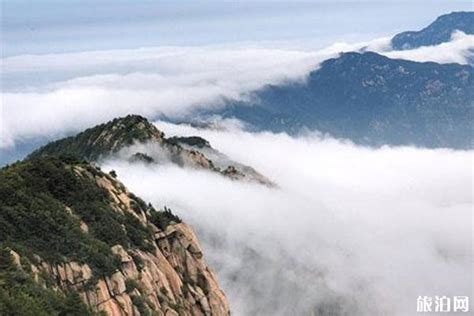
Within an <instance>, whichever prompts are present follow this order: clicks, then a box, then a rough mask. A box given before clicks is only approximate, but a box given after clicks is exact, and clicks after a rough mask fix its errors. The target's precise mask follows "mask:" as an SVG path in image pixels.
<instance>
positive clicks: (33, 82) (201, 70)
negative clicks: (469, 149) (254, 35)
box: [0, 33, 474, 150]
mask: <svg viewBox="0 0 474 316" xmlns="http://www.w3.org/2000/svg"><path fill="white" fill-rule="evenodd" d="M267 46H268V47H267ZM267 46H265V45H264V44H251V43H242V44H229V45H221V46H217V45H214V46H195V47H157V48H142V49H128V50H108V51H88V52H79V53H63V54H46V55H20V56H13V57H7V58H3V59H2V60H1V64H2V67H1V75H2V91H1V95H0V100H1V103H0V104H1V107H0V120H1V124H0V150H1V149H8V148H12V147H13V146H15V144H16V143H18V142H25V141H26V142H28V141H30V140H32V139H35V138H36V139H37V138H46V139H55V138H58V137H61V136H64V135H68V134H71V133H74V132H77V131H80V130H82V129H84V128H87V127H90V126H92V125H94V124H98V123H102V122H104V121H107V120H110V119H113V118H115V117H118V116H123V115H126V114H130V113H134V114H141V115H144V116H147V117H154V118H156V117H159V116H162V117H163V116H164V117H168V118H183V117H186V116H192V115H193V112H194V111H195V110H197V109H200V108H205V107H207V108H209V107H211V108H212V107H218V106H223V104H224V100H226V99H239V100H241V99H245V98H246V97H248V94H249V93H251V92H252V91H255V90H258V89H260V88H262V87H263V86H265V85H267V84H283V83H285V82H288V81H304V80H305V78H306V76H307V75H308V74H309V72H310V71H312V70H315V69H317V67H318V65H319V64H320V63H321V62H322V61H324V60H326V59H328V58H333V57H337V55H338V54H339V53H340V52H346V51H358V50H372V51H377V52H380V53H382V54H385V55H387V56H389V57H392V58H404V59H413V60H416V61H428V60H430V61H437V62H442V63H448V62H458V63H467V62H468V58H469V56H471V55H472V49H473V48H474V36H472V35H465V34H462V33H456V34H454V35H453V40H452V41H451V42H449V43H444V44H440V45H437V46H432V47H425V48H419V49H414V50H410V51H402V52H394V51H391V49H390V39H389V38H381V39H377V40H373V41H369V42H363V43H360V42H359V43H353V44H349V43H335V44H333V45H331V46H329V47H326V48H323V49H320V50H316V51H314V50H308V49H304V48H301V47H300V48H298V49H294V48H291V47H286V48H285V47H284V46H283V47H282V48H275V47H274V46H272V45H267Z"/></svg>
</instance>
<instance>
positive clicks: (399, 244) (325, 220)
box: [105, 123, 473, 315]
mask: <svg viewBox="0 0 474 316" xmlns="http://www.w3.org/2000/svg"><path fill="white" fill-rule="evenodd" d="M158 127H160V128H161V129H163V130H164V131H165V132H168V134H169V135H170V136H171V135H173V134H175V133H176V134H182V135H200V136H203V137H205V138H206V139H208V140H210V142H211V145H213V146H214V147H216V148H217V149H218V150H220V151H222V152H223V153H225V154H227V155H228V156H229V157H232V159H235V160H237V161H239V162H242V163H245V164H248V165H251V166H253V167H255V168H256V169H257V170H259V171H261V172H262V173H263V174H265V175H266V176H268V177H270V178H271V179H273V180H275V181H276V182H277V183H278V185H279V188H278V189H269V188H266V187H264V186H259V185H253V184H243V183H239V182H232V181H229V180H227V179H225V178H223V177H220V176H218V175H213V174H209V173H206V172H203V171H190V170H185V169H180V168H177V167H173V166H155V167H146V166H143V165H130V164H127V163H123V162H118V161H110V162H108V163H106V166H105V169H115V170H116V171H117V173H118V175H119V178H120V179H121V180H122V181H124V183H125V184H126V185H127V186H128V187H129V188H130V189H131V190H132V191H134V192H135V193H137V194H139V195H140V196H142V197H143V198H145V199H146V200H149V201H152V202H153V203H154V204H155V205H159V206H162V205H167V206H170V207H172V209H173V210H174V211H175V212H176V213H177V214H178V215H180V216H182V217H183V218H184V219H185V220H186V221H187V222H189V223H191V224H192V225H193V226H194V228H195V229H196V230H197V231H198V235H199V238H200V240H201V241H202V243H203V244H204V248H205V256H206V258H207V259H208V261H209V262H210V263H211V265H212V267H213V268H214V269H216V270H217V272H218V276H219V279H220V281H221V283H222V286H223V287H224V290H225V291H226V292H227V294H228V296H229V298H230V302H231V305H232V307H233V309H234V312H235V314H236V315H289V314H294V315H307V314H310V313H309V310H310V309H313V311H315V312H317V311H316V310H315V308H323V307H324V308H326V309H331V308H333V311H336V312H339V314H344V312H346V314H348V315H375V314H378V315H380V314H386V315H409V314H412V313H413V312H414V306H416V298H417V296H418V295H471V294H472V293H471V281H472V270H471V269H472V266H471V265H472V259H473V257H472V244H471V242H472V241H471V238H472V216H471V212H472V182H471V181H472V168H471V161H472V154H473V152H470V151H450V150H426V149H416V148H408V147H407V148H388V147H386V148H381V149H377V150H373V149H368V148H363V147H358V146H354V145H352V144H350V143H341V142H339V141H336V140H333V139H320V138H318V137H316V136H314V135H306V136H301V137H299V138H292V137H290V136H287V135H285V134H270V133H261V134H250V133H246V132H242V131H239V130H236V129H232V130H229V131H222V130H221V131H215V130H213V131H211V130H197V129H194V128H191V127H186V126H173V125H170V124H166V123H158ZM338 308H339V309H338Z"/></svg>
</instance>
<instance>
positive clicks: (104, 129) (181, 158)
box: [27, 115, 274, 186]
mask: <svg viewBox="0 0 474 316" xmlns="http://www.w3.org/2000/svg"><path fill="white" fill-rule="evenodd" d="M204 151H206V153H208V154H212V156H213V158H214V159H213V160H211V159H210V158H209V157H208V156H206V154H204ZM61 155H68V156H72V157H76V158H79V159H85V160H87V161H93V162H100V161H102V160H104V159H106V158H113V157H119V158H122V159H127V160H129V161H132V162H143V163H172V164H176V165H178V166H180V167H191V168H198V169H205V170H208V171H211V172H216V173H219V174H221V175H223V176H225V177H228V178H231V179H234V180H241V181H250V182H256V183H260V184H264V185H267V186H273V185H274V184H273V183H272V182H271V181H270V180H269V179H267V178H266V177H265V176H263V175H262V174H260V173H259V172H257V171H256V170H255V169H253V168H251V167H249V166H245V165H242V164H239V163H236V162H234V161H232V160H231V159H229V158H227V157H226V156H225V155H223V154H221V153H219V152H218V151H217V150H215V149H213V148H212V147H211V145H210V144H209V142H208V141H206V140H204V139H202V138H200V137H197V136H191V137H172V138H166V137H165V134H164V133H163V132H162V131H160V130H158V129H157V128H156V127H155V125H153V124H151V123H150V122H148V120H147V119H146V118H144V117H142V116H139V115H128V116H126V117H122V118H117V119H114V120H112V121H110V122H107V123H104V124H100V125H97V126H94V127H92V128H89V129H87V130H85V131H84V132H82V133H79V134H77V135H76V136H71V137H68V138H64V139H60V140H57V141H54V142H51V143H49V144H47V145H45V146H43V147H41V148H39V149H37V150H35V151H34V152H32V153H31V154H30V155H29V156H28V157H27V158H28V159H37V158H39V157H50V156H61Z"/></svg>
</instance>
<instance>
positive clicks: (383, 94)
mask: <svg viewBox="0 0 474 316" xmlns="http://www.w3.org/2000/svg"><path fill="white" fill-rule="evenodd" d="M473 74H474V73H473V68H472V67H471V66H469V65H465V66H463V65H458V64H437V63H432V62H428V63H419V62H413V61H407V60H396V59H390V58H387V57H385V56H382V55H379V54H376V53H372V52H365V53H353V52H351V53H343V54H341V55H340V56H339V57H338V58H333V59H329V60H326V61H324V62H323V63H322V64H321V66H320V68H319V69H317V70H314V71H312V72H311V73H310V74H309V76H308V77H307V80H306V81H305V82H304V83H291V84H286V85H281V86H275V85H269V86H266V87H265V88H263V89H261V90H259V91H257V92H255V94H254V95H253V97H252V98H250V99H251V100H252V101H251V102H229V103H228V104H227V106H226V107H224V108H223V109H222V110H219V111H217V112H211V113H204V114H203V115H215V114H218V115H222V116H224V117H233V118H238V119H240V120H242V121H244V122H246V123H249V124H250V125H251V126H253V128H255V129H258V130H272V131H276V132H280V131H285V132H289V133H297V132H299V131H300V130H302V129H305V128H309V129H316V130H319V131H320V132H323V133H328V134H331V135H332V136H334V137H338V138H346V139H351V140H352V141H354V142H356V143H361V144H368V145H376V146H378V145H383V144H391V145H409V144H415V145H420V146H426V147H452V148H472V143H471V139H472V134H471V132H472V114H473V100H474V89H473Z"/></svg>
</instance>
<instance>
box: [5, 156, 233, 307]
mask: <svg viewBox="0 0 474 316" xmlns="http://www.w3.org/2000/svg"><path fill="white" fill-rule="evenodd" d="M40 176H41V177H42V178H37V177H40ZM61 178H62V179H64V180H60V179H61ZM0 179H1V180H2V185H1V186H0V195H1V196H2V202H3V201H5V203H2V206H1V212H0V230H1V231H2V232H1V233H0V246H2V247H3V248H7V249H8V250H9V251H10V253H11V254H12V256H13V259H14V262H15V264H16V266H17V267H18V269H20V270H21V271H22V273H26V274H29V276H30V277H31V278H32V279H33V280H34V282H35V283H36V284H38V285H41V286H42V287H43V288H47V289H52V290H53V291H55V292H57V293H59V294H58V295H63V294H64V295H66V294H68V293H71V292H72V293H75V294H78V295H79V296H80V298H81V300H82V302H84V303H85V304H86V305H87V306H88V307H89V308H90V310H91V313H96V312H101V311H103V312H105V313H106V314H107V315H229V313H230V312H229V305H228V302H227V299H226V297H225V295H224V293H223V291H222V290H221V289H220V288H219V285H218V282H217V279H216V277H215V275H214V273H213V272H212V271H211V270H210V269H209V267H208V266H207V265H206V263H205V261H204V259H203V253H202V250H201V248H200V245H199V242H198V240H197V238H196V236H195V234H194V233H193V231H192V230H191V228H190V227H189V226H188V225H186V224H185V223H182V222H181V220H180V219H179V218H178V217H176V216H175V215H173V214H172V213H171V211H170V210H168V209H165V210H164V211H156V210H155V209H154V208H153V207H152V206H151V205H150V204H148V205H147V204H146V203H144V202H143V201H142V200H141V199H139V198H138V197H136V196H135V195H133V194H132V193H130V192H129V191H128V190H127V189H126V188H125V187H124V186H123V184H121V183H120V182H119V181H118V180H116V178H114V177H112V176H111V175H108V174H105V173H103V172H101V171H100V170H98V169H96V168H95V167H93V166H91V165H89V164H86V163H79V162H77V161H74V162H71V161H67V162H65V161H63V160H60V159H56V158H54V159H53V158H48V159H40V160H34V161H30V162H22V163H17V164H15V165H13V166H9V167H6V168H4V169H2V170H1V172H0ZM55 180H56V181H55ZM78 190H79V191H78ZM81 191H82V192H85V191H87V192H89V193H88V194H87V195H85V196H84V199H82V198H81V196H82V195H84V193H80V192H81ZM75 192H76V193H77V194H80V195H77V196H74V195H75V194H76V193H75ZM91 192H92V193H91ZM9 194H10V195H11V194H13V196H10V197H9V198H8V197H7V195H9ZM23 194H28V195H29V196H30V199H31V200H30V201H26V202H27V203H24V204H23V203H22V202H21V201H20V200H19V199H21V197H22V195H23ZM40 201H47V202H48V203H49V206H50V207H49V208H48V207H47V205H45V204H44V203H43V205H40V206H38V207H30V208H27V209H23V206H24V205H31V202H33V203H36V204H41V202H40ZM91 207H92V209H90V208H91ZM94 207H95V208H96V209H94ZM61 208H62V213H61ZM23 211H24V212H26V213H24V214H23V213H22V212H23ZM56 211H57V212H56ZM25 214H27V215H28V216H29V218H25V217H24V215H25ZM31 218H32V219H31ZM48 220H49V221H55V222H50V223H46V221H48ZM32 223H33V224H34V225H35V227H34V228H33V229H31V230H28V227H29V226H30V224H32ZM15 227H18V229H19V230H20V231H13V230H12V228H15ZM61 227H67V231H60V229H61ZM21 229H25V231H21ZM39 232H43V234H40V233H39ZM49 234H54V235H55V238H56V239H57V242H58V243H60V244H61V245H62V244H63V245H65V248H64V249H59V248H58V247H55V244H54V243H55V241H51V240H50V236H49ZM1 272H2V271H1V267H0V292H1V294H3V292H5V293H7V294H6V297H10V300H11V301H13V303H14V302H15V299H16V296H15V295H16V294H14V293H16V292H15V291H14V290H13V287H9V285H8V284H9V283H8V282H1V281H2V273H1ZM5 284H6V285H5ZM20 297H21V296H20ZM7 302H8V300H7ZM1 303H2V300H0V305H2V304H1ZM13 303H12V304H13ZM1 310H2V306H0V311H1Z"/></svg>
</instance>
